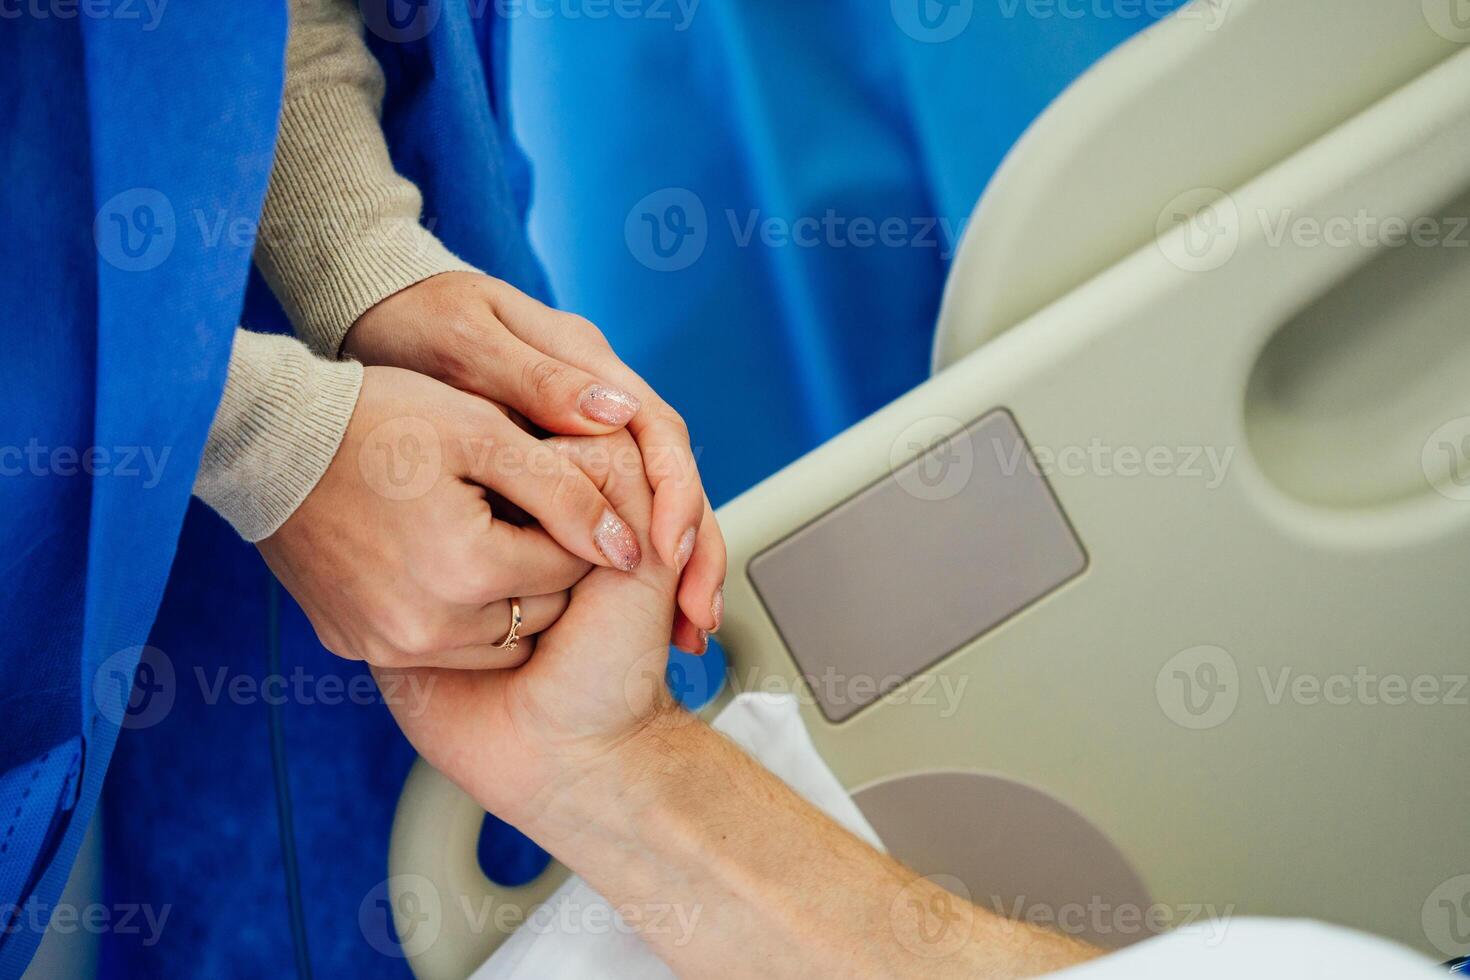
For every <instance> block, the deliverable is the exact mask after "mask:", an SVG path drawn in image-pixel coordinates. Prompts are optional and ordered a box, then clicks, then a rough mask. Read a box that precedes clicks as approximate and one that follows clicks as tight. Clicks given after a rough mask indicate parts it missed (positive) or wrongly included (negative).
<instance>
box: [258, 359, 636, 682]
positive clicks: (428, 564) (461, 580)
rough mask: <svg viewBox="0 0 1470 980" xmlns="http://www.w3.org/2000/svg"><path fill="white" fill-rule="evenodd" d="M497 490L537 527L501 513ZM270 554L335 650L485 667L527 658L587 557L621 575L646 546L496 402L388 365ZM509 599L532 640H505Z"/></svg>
mask: <svg viewBox="0 0 1470 980" xmlns="http://www.w3.org/2000/svg"><path fill="white" fill-rule="evenodd" d="M487 490H489V491H493V492H494V494H495V495H497V496H498V498H503V501H508V502H509V504H511V505H514V506H515V507H518V508H520V509H521V510H523V511H524V512H525V513H527V514H529V515H530V516H532V517H534V518H535V519H536V520H537V521H539V522H540V526H539V527H521V526H517V525H516V524H514V523H510V522H508V521H507V520H505V519H503V518H504V516H505V515H504V514H503V513H502V514H500V515H497V513H496V508H498V507H501V506H502V503H503V501H502V500H497V503H496V507H492V504H491V502H490V499H487V493H486V491H487ZM505 509H509V508H505ZM260 550H261V554H262V555H264V556H265V560H266V562H267V564H269V565H270V567H271V570H272V571H274V572H275V574H276V576H277V577H278V578H279V579H280V580H281V582H282V584H284V585H285V587H286V588H287V590H289V591H290V593H291V594H292V595H293V596H295V598H296V600H297V601H298V602H299V603H300V604H301V607H302V609H304V610H305V612H306V614H307V616H308V617H309V618H310V620H311V623H312V625H313V626H314V627H315V628H316V632H317V636H318V637H319V638H320V639H321V642H322V643H323V645H324V646H326V647H327V649H329V650H331V651H333V652H334V653H336V654H338V655H339V656H343V657H347V658H350V659H355V660H366V661H368V662H369V663H372V664H377V665H383V666H390V665H396V666H403V665H410V664H412V665H435V666H441V667H476V668H483V667H507V666H513V665H515V664H518V663H520V662H522V661H524V660H525V658H526V657H527V656H529V654H530V652H531V649H532V647H533V645H534V642H535V640H534V636H535V634H536V633H538V632H539V631H541V630H543V629H545V628H546V627H547V626H549V625H550V624H551V623H553V622H555V621H556V618H557V617H558V616H559V615H560V614H561V612H562V610H563V609H564V608H565V607H566V602H567V595H566V590H567V589H568V588H570V587H571V585H572V584H573V583H575V582H576V581H578V580H579V579H580V578H582V576H583V575H584V574H585V573H586V572H587V570H588V568H589V567H591V566H593V565H597V566H602V567H605V568H608V570H609V571H610V574H612V575H614V576H624V575H625V574H626V571H621V570H619V569H622V570H631V569H633V568H636V567H637V566H638V565H639V563H640V561H641V555H642V552H641V548H640V545H639V542H638V540H637V538H636V536H635V535H634V534H633V532H632V531H631V530H630V529H629V527H628V525H627V523H626V522H625V521H624V520H623V518H621V517H619V516H618V513H617V509H616V507H614V506H613V505H612V504H610V503H609V502H608V501H607V499H606V498H605V497H604V496H603V495H602V493H601V492H600V491H599V490H598V489H597V487H596V486H595V485H594V483H593V481H591V480H590V479H588V478H587V476H586V475H585V474H583V473H582V471H581V470H580V469H578V468H577V467H576V466H575V465H574V464H573V463H572V462H571V461H569V460H568V459H567V458H566V457H565V456H563V455H561V454H558V453H557V452H555V451H554V450H553V449H552V448H551V447H549V446H547V445H546V444H544V443H542V442H541V441H539V440H537V439H535V438H534V437H532V436H531V435H529V434H528V433H526V432H525V431H524V430H522V429H521V428H520V427H519V426H517V425H516V424H515V423H514V422H512V421H511V420H510V419H509V418H507V417H506V416H505V414H504V413H503V412H501V411H500V410H499V409H498V408H496V407H495V406H494V405H492V404H491V403H489V402H487V401H485V400H483V399H481V398H477V397H475V396H473V395H469V394H466V393H464V392H461V391H456V390H455V389H453V388H450V387H449V386H448V385H444V384H441V383H440V382H438V381H434V380H432V379H430V378H426V377H423V376H422V375H418V374H414V373H412V372H410V371H402V370H399V369H397V368H379V367H370V368H367V369H365V372H364V377H363V384H362V392H361V394H360V395H359V397H358V402H357V406H356V408H355V410H354V411H353V414H352V419H351V421H350V422H349V423H348V426H347V432H346V434H345V436H344V437H343V440H342V444H341V446H340V447H339V448H338V450H337V454H336V456H335V457H334V458H333V460H332V462H331V464H330V465H329V466H328V468H327V471H326V473H325V474H323V476H322V478H321V481H320V482H319V483H318V484H317V485H316V487H314V488H313V489H312V491H311V493H310V494H309V495H308V496H307V498H306V499H305V500H304V501H303V502H302V504H301V506H300V507H298V508H297V510H296V512H295V513H293V514H292V515H291V517H290V518H289V519H288V520H287V521H286V523H285V524H283V525H282V526H281V527H280V529H279V530H277V531H276V533H275V534H273V535H271V536H270V537H269V538H266V539H265V540H264V541H261V542H260ZM512 597H515V598H519V599H520V601H521V611H522V615H523V617H524V622H523V625H522V628H521V631H522V634H523V636H525V637H526V638H525V639H522V640H521V641H520V643H519V644H518V646H517V649H515V650H510V649H500V648H496V647H495V646H494V644H496V643H498V642H500V641H501V640H502V639H503V638H504V637H505V635H506V633H507V630H508V629H509V625H510V616H511V610H510V603H509V601H508V600H509V599H510V598H512Z"/></svg>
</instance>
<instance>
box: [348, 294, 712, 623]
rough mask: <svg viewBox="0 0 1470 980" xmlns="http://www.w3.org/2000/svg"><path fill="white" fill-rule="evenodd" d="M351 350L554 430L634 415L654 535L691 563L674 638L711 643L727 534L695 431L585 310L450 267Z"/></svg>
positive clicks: (664, 552)
mask: <svg viewBox="0 0 1470 980" xmlns="http://www.w3.org/2000/svg"><path fill="white" fill-rule="evenodd" d="M342 351H343V353H345V354H349V355H351V356H352V357H354V358H356V359H357V360H359V361H361V362H363V363H364V364H380V365H390V366H394V367H401V368H408V369H409V370H413V371H418V372H420V373H421V374H426V375H428V376H429V377H432V378H438V379H439V380H441V381H443V382H445V383H447V384H450V385H453V386H454V387H456V388H461V389H463V390H465V391H472V392H475V393H477V394H480V395H483V396H485V397H486V398H489V399H492V400H493V401H496V402H499V403H501V404H503V405H506V406H508V407H509V408H512V409H514V410H516V411H517V412H520V413H521V414H522V415H524V416H525V417H526V418H528V419H530V421H532V422H533V423H535V424H536V425H538V426H541V427H542V428H544V429H546V430H547V431H548V432H552V433H557V434H561V435H598V434H605V433H608V432H611V431H614V430H616V429H618V428H621V427H623V426H626V427H627V429H628V431H629V432H631V433H632V434H633V436H634V437H635V438H636V439H637V442H638V447H639V449H640V450H641V452H642V456H643V466H644V469H645V471H646V472H647V474H648V481H649V483H650V484H652V486H653V489H654V494H655V503H654V509H653V520H652V524H651V526H650V531H649V535H650V537H651V539H652V543H653V547H654V549H655V553H656V554H657V555H658V556H659V558H660V559H661V560H662V561H663V563H664V564H665V565H668V566H670V567H671V568H674V569H675V570H677V571H679V572H680V573H682V579H681V584H680V587H679V607H680V609H681V610H682V611H683V613H684V617H685V618H686V619H687V622H686V621H685V620H684V619H681V621H680V623H679V625H678V628H677V629H676V630H675V631H674V642H675V643H677V644H678V645H679V646H680V647H682V648H684V649H686V650H689V651H691V652H702V650H703V646H704V638H703V635H702V633H701V632H700V631H701V630H716V629H718V628H719V626H720V620H721V617H722V616H723V598H722V595H721V592H720V589H721V586H722V585H723V584H724V580H725V542H724V539H723V538H722V537H721V535H720V530H719V526H718V525H717V523H716V522H715V518H714V514H713V512H712V511H711V510H710V507H709V502H708V501H707V499H706V498H705V494H704V488H703V485H702V484H701V482H700V478H699V470H698V467H697V466H696V464H695V460H694V453H693V452H692V450H691V449H690V445H689V431H688V429H687V428H686V427H685V425H684V421H683V419H681V418H680V417H679V415H678V413H677V412H675V411H674V410H673V409H672V408H670V407H669V405H668V404H667V403H666V402H664V401H663V399H661V398H659V396H658V395H657V394H655V393H654V391H653V389H651V388H650V387H649V386H648V385H647V384H646V383H645V382H644V381H643V379H642V378H640V377H639V376H638V375H637V374H635V373H634V372H633V371H632V370H630V369H629V368H628V367H627V365H625V364H623V362H622V361H621V360H619V359H618V357H617V355H616V354H614V353H613V351H612V348H611V347H609V346H608V344H607V341H606V340H605V339H604V338H603V336H602V334H601V333H600V332H599V331H598V330H597V328H596V327H594V326H593V325H592V324H590V323H588V322H587V321H586V320H584V319H582V318H581V317H578V316H574V315H572V314H569V313H563V312H561V311H559V310H555V309H552V308H550V307H548V306H545V305H544V304H542V303H540V302H537V301H536V300H534V299H532V298H531V297H529V296H527V295H526V294H524V293H522V292H521V291H520V290H518V289H515V288H514V287H512V286H510V285H509V284H507V283H504V282H502V281H500V280H498V279H494V278H492V277H490V276H486V275H481V274H478V273H471V272H446V273H442V274H440V275H437V276H432V277H430V278H428V279H425V280H424V281H422V282H420V283H418V284H416V285H414V286H410V287H409V288H407V289H404V290H402V291H401V292H398V293H396V294H394V295H393V296H390V297H388V298H387V299H385V300H383V301H382V302H380V303H378V304H377V305H376V306H374V307H372V308H371V309H369V310H368V311H367V312H366V313H364V314H362V315H361V316H360V317H359V318H358V319H357V321H356V322H355V323H354V324H353V326H352V328H351V329H350V330H349V331H348V333H347V336H346V338H345V339H344V341H343V343H342Z"/></svg>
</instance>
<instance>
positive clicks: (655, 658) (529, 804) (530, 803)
mask: <svg viewBox="0 0 1470 980" xmlns="http://www.w3.org/2000/svg"><path fill="white" fill-rule="evenodd" d="M548 445H550V446H553V447H554V448H555V449H556V451H557V452H558V453H559V454H561V455H562V456H563V458H565V459H567V460H568V461H570V462H572V463H574V464H575V465H577V466H578V467H580V468H581V469H582V470H583V471H585V472H586V473H587V475H588V476H589V477H590V478H591V479H592V480H593V481H594V483H595V484H596V486H597V487H598V489H599V490H600V491H601V492H602V493H603V494H604V495H605V496H606V497H607V499H608V500H609V501H610V502H611V503H612V504H613V505H614V506H615V507H616V508H617V509H618V512H619V513H620V514H623V515H624V516H625V517H626V518H627V520H628V522H629V524H630V525H631V526H632V528H633V529H634V530H635V532H636V533H637V534H638V536H639V538H640V539H643V538H644V537H645V535H646V533H647V528H648V524H649V521H650V519H651V512H652V504H653V498H652V494H651V493H650V490H649V487H648V484H647V482H646V480H645V478H644V477H643V475H642V473H641V471H640V470H639V469H638V467H637V466H636V465H628V464H627V461H629V460H633V461H636V460H637V459H638V458H639V457H638V450H637V447H636V446H635V445H634V443H633V440H632V439H631V438H630V437H629V436H628V434H627V433H624V432H621V431H620V432H615V433H613V434H612V435H609V436H603V437H597V438H560V439H552V440H549V441H548ZM676 586H677V580H676V578H675V575H674V572H673V570H672V569H670V568H668V567H667V566H665V565H662V564H659V563H657V562H644V563H643V564H642V565H641V566H639V568H638V569H637V570H636V571H634V572H633V573H631V574H622V573H619V572H617V571H613V570H610V569H606V568H594V569H592V570H591V571H590V572H589V573H588V574H587V577H586V578H584V579H582V580H581V581H580V582H578V583H577V584H576V585H575V586H573V588H572V598H571V604H570V605H569V606H568V607H567V609H566V612H565V613H564V614H563V615H562V616H561V618H560V619H558V620H557V621H556V623H555V624H554V625H553V626H551V627H550V628H549V629H547V630H546V632H544V633H542V634H541V635H540V637H539V638H538V646H537V651H536V656H535V657H534V658H532V659H531V660H530V661H528V662H527V663H525V664H524V665H523V666H521V667H519V668H517V669H515V670H503V671H481V672H463V671H438V672H433V671H420V672H418V673H421V674H424V675H425V676H423V677H420V678H414V680H415V681H417V682H418V684H417V686H416V687H414V688H413V689H415V690H429V691H431V692H432V695H431V697H432V704H431V705H430V710H427V711H425V710H422V709H423V707H424V706H423V705H418V706H416V707H415V710H412V711H405V710H395V714H396V715H397V716H398V718H397V720H398V723H399V724H400V725H401V726H402V727H403V730H404V734H406V735H407V736H408V738H409V740H410V741H411V742H413V744H414V747H415V748H417V749H418V751H419V752H420V754H422V755H423V756H424V757H425V758H426V759H428V760H429V762H430V763H431V764H432V765H434V766H435V767H436V768H438V769H439V770H440V771H442V772H444V773H445V774H447V775H449V776H450V778H452V779H455V780H456V781H457V782H459V783H460V785H461V786H463V787H464V788H465V790H466V791H467V792H469V793H470V794H471V795H472V796H474V797H475V799H477V800H479V801H480V803H481V804H482V805H484V806H485V807H486V808H487V809H489V810H491V811H492V812H494V813H496V814H498V815H500V816H502V817H503V818H505V819H507V820H509V821H511V822H512V823H516V824H517V825H519V826H526V825H528V824H529V823H530V822H531V821H530V814H531V811H533V810H535V809H536V808H538V807H542V806H545V805H547V803H548V802H549V801H550V799H551V798H552V797H554V796H555V795H556V794H557V793H559V792H560V791H561V790H562V789H564V788H565V786H566V785H567V784H568V783H570V782H575V781H577V780H579V779H581V778H583V777H584V776H586V775H587V774H589V773H591V772H592V771H594V770H598V769H601V768H604V767H605V766H606V765H607V764H608V762H609V761H610V760H611V759H612V758H613V757H614V756H616V755H617V753H618V752H619V750H620V747H621V746H623V745H624V744H625V743H627V742H628V741H629V740H630V739H633V738H636V737H638V736H639V735H640V733H643V732H646V731H652V730H657V729H661V728H663V727H665V725H667V724H673V723H683V722H685V721H687V720H691V719H692V717H693V716H691V715H688V714H686V713H685V712H683V711H682V710H681V709H679V708H678V707H677V706H675V704H674V702H673V699H672V697H670V695H669V693H668V689H667V687H666V686H665V684H664V680H663V677H664V668H665V666H666V664H667V661H668V644H667V642H666V639H667V637H668V630H669V627H670V624H671V622H672V620H673V617H674V592H675V588H676ZM376 673H377V674H378V676H379V678H380V681H381V680H384V679H385V678H386V676H388V675H399V674H406V673H407V672H406V671H400V670H388V671H376Z"/></svg>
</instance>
